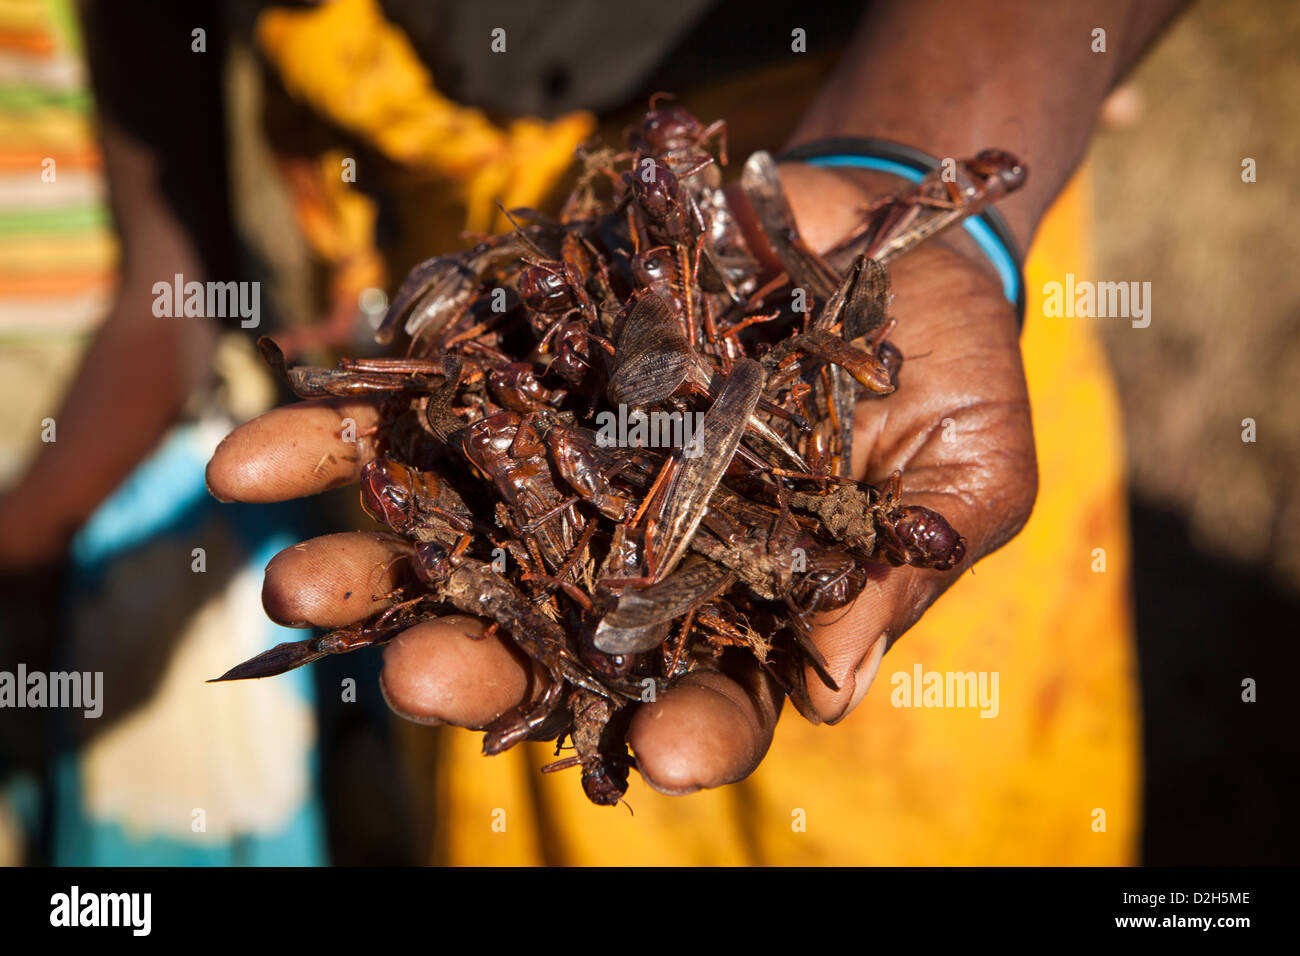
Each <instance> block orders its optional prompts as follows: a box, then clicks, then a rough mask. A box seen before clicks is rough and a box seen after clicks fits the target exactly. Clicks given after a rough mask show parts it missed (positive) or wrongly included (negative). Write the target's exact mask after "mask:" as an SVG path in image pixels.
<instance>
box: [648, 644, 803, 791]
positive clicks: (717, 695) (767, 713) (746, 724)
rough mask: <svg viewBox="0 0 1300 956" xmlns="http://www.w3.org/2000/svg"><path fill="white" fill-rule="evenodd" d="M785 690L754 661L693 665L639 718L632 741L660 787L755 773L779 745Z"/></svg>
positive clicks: (718, 782) (715, 783) (719, 782)
mask: <svg viewBox="0 0 1300 956" xmlns="http://www.w3.org/2000/svg"><path fill="white" fill-rule="evenodd" d="M782 700H783V695H782V693H781V692H780V690H779V689H778V688H777V686H776V684H775V683H774V682H773V681H772V680H771V679H770V678H768V677H767V675H766V674H764V673H763V672H762V671H761V670H760V669H759V667H758V665H757V664H756V663H755V662H754V661H753V660H752V659H750V660H744V661H740V662H738V663H737V664H736V666H734V667H732V668H731V669H730V672H729V673H727V674H724V673H721V672H719V671H713V670H697V671H693V672H691V673H689V674H687V675H686V676H684V677H682V678H681V679H680V680H678V681H677V682H676V683H675V684H673V686H672V687H670V688H669V689H668V690H667V691H666V692H665V693H664V694H663V695H662V696H661V697H660V698H659V699H658V700H656V701H654V702H653V703H649V704H644V705H642V706H641V708H640V709H639V710H638V711H637V712H636V714H635V715H634V716H633V718H632V723H631V726H630V727H629V728H628V743H629V744H630V745H631V747H632V751H633V752H634V753H635V754H636V759H637V768H638V769H639V770H640V772H641V776H642V777H644V778H645V781H646V783H648V784H649V785H650V786H651V787H653V788H654V789H655V790H658V791H659V792H660V793H667V794H686V793H692V792H694V791H696V790H702V789H707V788H709V787H721V786H723V785H724V784H728V783H735V782H736V781H737V780H742V779H744V778H745V777H747V776H749V774H751V773H753V771H754V768H755V767H757V766H758V764H759V761H761V760H762V759H763V755H764V754H766V753H767V749H768V747H769V746H771V743H772V734H773V732H774V731H775V729H776V720H777V717H778V716H780V713H781V701H782Z"/></svg>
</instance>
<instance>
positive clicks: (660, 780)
mask: <svg viewBox="0 0 1300 956" xmlns="http://www.w3.org/2000/svg"><path fill="white" fill-rule="evenodd" d="M782 175H783V178H784V179H785V182H786V186H787V191H788V192H789V194H790V199H791V202H792V204H793V206H794V209H795V213H796V217H797V219H798V221H799V223H800V225H801V228H802V229H803V230H804V233H805V235H806V236H807V238H808V239H809V241H810V242H811V243H812V244H813V245H814V246H815V247H825V246H828V245H830V244H831V243H832V242H833V241H834V240H835V239H837V238H838V237H839V236H841V235H843V234H844V233H845V232H847V231H848V230H849V228H850V227H851V226H852V225H853V224H854V222H855V221H856V216H857V207H858V206H860V205H861V204H863V203H865V202H866V201H868V200H869V199H870V198H872V197H873V194H872V193H871V192H870V191H869V190H867V189H865V188H864V187H863V186H861V185H860V184H855V183H853V182H851V181H849V180H846V179H844V178H843V177H840V176H837V175H835V174H833V173H828V172H826V171H823V170H816V169H813V168H811V167H804V166H789V167H785V168H784V169H783V171H782ZM891 271H892V279H893V287H894V291H895V293H896V298H895V300H894V307H893V310H892V311H893V314H894V315H896V316H897V317H898V319H899V326H898V329H897V331H896V333H895V334H894V335H893V336H892V337H891V341H893V342H894V344H895V345H897V346H898V347H899V348H900V349H901V350H902V351H903V354H904V356H905V357H907V360H908V361H907V364H905V366H904V369H903V372H902V376H903V378H902V387H901V388H900V389H899V391H898V393H897V394H895V395H891V396H889V397H888V398H887V399H885V400H884V401H878V402H865V403H863V404H862V405H860V406H859V411H858V416H857V421H856V425H855V430H856V439H855V445H854V459H855V460H854V472H855V474H856V475H857V476H858V477H867V478H870V479H880V478H883V477H886V476H888V475H889V474H890V473H891V472H893V471H895V470H898V471H901V472H902V473H903V493H904V497H905V499H906V500H907V502H908V503H914V504H922V505H926V506H928V507H932V508H934V509H935V510H938V511H940V512H941V513H942V514H944V515H945V517H947V518H948V519H949V521H950V522H951V524H952V525H953V526H954V527H955V528H957V529H958V531H959V532H961V533H962V534H963V535H965V537H966V539H967V556H966V558H965V560H964V562H963V564H962V565H961V566H960V567H959V568H957V569H954V570H952V571H949V572H935V571H928V570H923V569H916V568H910V567H902V568H884V567H881V568H879V569H878V571H877V573H874V574H873V575H872V576H871V577H870V578H869V581H868V584H867V586H866V589H865V590H864V591H863V593H862V595H861V596H860V597H859V598H858V600H857V602H856V603H855V604H854V605H853V607H852V609H851V610H850V611H849V612H848V613H847V614H845V613H844V612H843V611H837V612H833V613H832V614H831V615H828V617H830V618H832V619H835V620H834V623H832V624H827V625H825V626H821V627H818V628H816V629H815V630H814V633H813V640H814V642H815V643H816V644H817V646H818V647H819V648H820V649H821V651H822V653H823V654H824V655H825V657H826V659H827V661H828V662H829V665H830V668H829V669H830V673H831V675H832V676H834V677H835V678H836V679H837V682H838V683H839V685H840V687H839V690H836V691H833V690H831V689H830V688H828V687H826V686H825V685H824V684H823V683H822V681H821V680H820V678H818V677H817V676H816V675H815V674H814V673H812V672H811V671H810V673H809V679H808V686H809V693H810V697H811V700H812V705H813V708H814V710H815V715H814V716H815V717H817V718H819V719H821V720H824V721H827V722H834V721H838V720H840V719H842V718H843V717H844V716H845V715H847V713H848V712H849V711H851V710H852V709H853V707H855V706H856V705H857V704H858V702H860V701H861V699H862V697H863V696H864V695H865V694H866V691H867V688H868V687H869V686H870V683H871V680H872V679H873V678H874V676H875V673H876V671H877V670H878V668H879V665H880V659H881V657H882V655H883V653H884V650H885V648H886V646H887V644H888V643H889V642H890V641H892V640H893V639H896V638H897V637H898V636H899V635H901V634H902V633H903V632H904V631H905V630H906V629H907V628H909V627H910V626H911V625H912V624H914V623H915V622H916V620H917V619H918V618H919V617H920V616H921V614H922V613H924V611H925V609H926V608H927V607H929V605H930V604H931V603H933V601H934V600H935V599H936V598H937V597H938V596H939V595H940V594H941V593H942V592H943V591H944V590H945V589H946V588H947V587H948V586H949V585H951V583H952V582H953V581H954V580H956V578H957V577H958V575H959V574H960V572H961V570H962V569H964V568H965V567H966V566H968V565H969V564H970V563H973V562H974V561H975V560H978V559H979V558H980V557H982V556H983V555H985V554H987V553H988V552H989V551H992V550H993V549H995V548H996V547H998V546H1000V545H1001V544H1003V543H1005V542H1006V541H1007V540H1009V539H1010V538H1011V537H1012V536H1013V535H1014V534H1015V533H1016V531H1017V530H1019V528H1020V527H1021V526H1022V525H1023V523H1024V521H1025V519H1026V518H1027V517H1028V514H1029V511H1030V509H1031V507H1032V503H1033V498H1034V493H1035V488H1036V469H1035V462H1034V452H1033V436H1032V431H1031V428H1030V419H1029V406H1028V398H1027V395H1026V392H1025V383H1024V376H1023V372H1022V369H1021V365H1020V353H1019V342H1018V338H1017V332H1016V324H1015V319H1014V316H1013V314H1012V311H1011V308H1010V306H1008V305H1007V303H1006V301H1005V300H1004V299H1003V297H1002V295H1001V292H1000V291H999V289H998V287H997V284H996V282H995V281H994V280H993V278H992V277H991V276H990V275H989V274H988V273H987V272H986V271H985V267H984V266H983V265H982V264H980V263H977V262H976V261H975V260H972V259H968V258H966V257H964V256H963V255H962V254H960V253H959V252H955V251H952V250H951V249H948V248H945V247H941V246H938V245H931V246H930V247H926V248H922V249H920V250H918V251H916V252H914V253H912V254H910V255H908V256H907V257H905V258H904V259H903V260H900V261H899V262H898V263H897V265H896V266H894V267H893V268H892V270H891ZM344 418H351V419H353V420H354V421H355V423H356V431H357V434H358V436H363V435H365V434H366V432H367V431H368V430H369V428H370V427H371V426H372V425H375V424H377V423H378V409H377V404H376V403H374V402H368V401H352V400H346V401H345V400H331V401H314V402H300V403H297V404H296V405H292V406H289V407H287V408H283V409H277V410H275V411H272V412H269V413H268V414H266V415H264V416H262V417H261V418H259V419H256V420H255V421H252V422H249V423H248V424H246V425H244V426H242V427H240V428H239V429H237V430H236V431H235V432H233V433H232V434H231V435H230V436H229V437H228V438H227V439H226V440H225V441H224V442H223V443H222V445H221V446H220V447H219V448H218V449H217V452H216V454H215V455H214V456H213V459H212V461H211V463H210V464H209V466H208V486H209V488H210V489H211V490H212V492H213V494H214V495H216V496H217V497H219V498H222V499H224V500H238V501H248V502H269V501H280V500H284V499H288V498H294V497H301V496H304V495H309V494H315V493H317V492H320V491H323V490H326V489H327V488H332V487H335V486H338V485H341V484H346V483H349V482H352V481H355V480H357V478H358V477H359V475H360V472H361V469H362V467H363V466H364V465H365V463H366V462H367V461H369V460H370V459H371V458H373V457H374V454H375V447H374V444H373V440H372V439H370V438H359V439H358V441H357V442H344V441H342V439H341V437H340V435H341V431H340V422H341V421H342V419H344ZM946 420H951V422H952V424H951V425H948V426H945V425H944V422H945V421H946ZM945 435H950V436H952V437H953V438H954V440H953V441H947V440H945V437H944V436H945ZM408 551H409V546H408V545H407V544H405V542H404V541H403V540H402V539H401V538H399V537H398V536H395V535H391V534H386V533H374V532H358V533H349V534H336V535H327V536H325V537H321V538H315V539H313V540H311V541H308V542H305V543H303V544H300V545H297V546H295V547H294V548H289V549H287V550H285V551H284V552H282V553H281V554H279V555H278V556H276V558H275V559H273V560H272V562H271V564H270V565H269V566H268V567H267V571H266V581H265V584H264V588H263V603H264V605H265V607H266V610H267V613H268V614H269V615H270V616H271V617H272V618H273V619H274V620H276V621H278V622H280V623H282V624H286V625H289V626H298V627H306V626H318V627H326V628H332V627H342V626H346V625H348V624H352V623H355V622H357V621H360V620H363V619H365V618H367V617H369V616H370V615H371V614H374V613H375V612H376V611H379V610H381V609H383V608H384V607H385V606H387V603H386V602H385V601H384V600H382V596H383V595H385V594H388V593H389V592H390V591H392V590H393V588H394V587H395V586H396V585H397V584H398V583H400V580H401V576H402V575H403V573H404V571H403V565H404V562H400V561H397V562H395V561H394V559H395V558H396V557H398V556H399V555H402V554H405V553H408ZM376 598H380V599H381V600H379V601H376V600H375V599H376ZM483 631H484V624H483V622H481V621H479V620H476V619H473V618H467V617H461V616H457V617H449V618H443V619H441V620H439V621H436V622H427V623H423V624H420V625H417V626H415V627H413V628H410V629H409V630H407V631H405V632H404V633H402V634H401V635H399V636H398V637H396V638H395V639H394V640H393V641H392V642H391V643H390V644H389V645H388V646H387V648H386V650H385V659H384V670H383V674H382V677H381V684H382V688H383V692H384V694H385V697H386V699H387V700H388V702H389V704H390V706H391V707H392V708H393V710H394V711H395V712H396V713H398V714H399V715H401V716H403V717H406V718H408V719H411V720H416V721H419V722H423V723H447V724H453V725H457V726H463V727H475V728H481V727H483V726H484V725H486V724H487V723H489V722H491V720H492V719H493V718H495V717H497V716H498V715H499V714H501V713H503V712H504V711H506V710H508V709H510V708H512V707H515V706H517V705H518V704H519V703H521V702H523V701H524V700H531V699H532V698H533V697H535V696H536V695H537V694H538V693H539V692H540V691H541V689H542V687H543V685H544V682H545V674H544V672H543V671H542V670H541V669H540V668H539V667H538V666H537V665H535V664H533V663H532V662H531V661H530V660H529V659H528V658H527V657H526V656H525V655H523V654H522V653H521V652H520V651H519V650H518V649H517V648H516V647H515V646H514V644H513V642H511V641H510V640H508V639H503V638H501V637H498V636H495V635H494V636H491V637H488V638H482V634H483ZM471 638H479V639H471ZM781 702H782V695H781V692H780V690H779V689H778V688H777V687H776V685H775V684H774V683H773V682H772V681H771V680H770V679H769V678H767V677H766V675H764V674H763V672H762V671H761V670H760V669H759V668H758V666H757V665H756V664H755V663H753V662H752V660H749V659H747V658H746V657H745V656H744V655H738V656H737V658H736V660H734V661H729V662H728V664H727V668H726V670H725V672H713V671H697V672H693V673H691V674H688V675H686V676H685V677H683V678H682V679H680V680H679V681H678V682H677V683H676V684H674V685H673V686H672V687H671V688H670V689H669V690H668V691H667V692H666V693H664V694H662V695H660V697H659V699H658V700H657V701H654V702H651V703H646V704H641V705H638V711H637V713H636V714H635V715H634V716H633V719H632V722H631V725H630V727H629V730H628V741H629V744H630V745H631V747H632V749H633V751H634V752H635V754H636V756H637V765H638V769H639V770H640V772H641V774H642V776H643V777H644V778H645V779H646V780H647V782H648V783H649V784H650V785H651V786H653V787H654V788H655V789H657V790H660V791H663V792H667V793H689V792H692V791H694V790H698V789H702V788H707V787H715V786H721V785H723V784H726V783H731V782H734V781H736V780H739V779H742V778H743V777H745V776H747V775H748V774H749V773H751V772H752V771H753V770H754V769H755V768H756V767H757V766H758V764H759V762H760V761H761V759H762V757H763V755H764V754H765V753H766V751H767V748H768V746H769V745H770V743H771V739H772V734H773V731H774V729H775V725H776V720H777V717H778V716H779V713H780V708H781Z"/></svg>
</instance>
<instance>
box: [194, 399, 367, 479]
mask: <svg viewBox="0 0 1300 956" xmlns="http://www.w3.org/2000/svg"><path fill="white" fill-rule="evenodd" d="M349 422H350V423H351V425H350V427H349V424H348V423H349ZM378 424H379V406H378V403H377V402H376V401H374V400H357V399H338V398H331V399H323V400H320V401H310V402H298V403H297V404H295V405H289V406H286V407H285V408H276V409H272V410H271V411H269V412H267V413H266V414H265V415H260V416H258V417H257V418H254V419H253V420H252V421H251V422H247V423H245V424H243V425H240V426H239V427H238V428H236V429H235V430H234V431H233V432H231V433H230V434H229V435H227V436H226V437H225V439H223V440H222V442H221V444H220V445H218V446H217V450H216V452H215V453H214V454H213V455H212V460H211V461H210V462H208V472H207V482H208V491H209V492H210V493H211V494H212V496H213V497H214V498H216V499H217V500H219V501H244V502H249V503H255V504H265V503H267V502H272V501H287V500H289V499H290V498H302V497H305V496H307V495H315V494H319V493H320V492H322V491H327V490H329V489H330V488H335V487H338V486H339V485H346V484H348V483H349V482H352V481H356V480H357V478H358V477H359V476H360V474H361V469H362V467H363V466H364V465H365V464H366V462H368V461H370V460H371V459H372V458H374V457H375V440H374V437H373V436H371V435H369V434H367V432H369V431H370V430H371V429H372V428H373V427H374V426H376V425H378ZM345 434H347V435H349V436H350V435H355V440H351V441H349V440H345V438H344V435H345Z"/></svg>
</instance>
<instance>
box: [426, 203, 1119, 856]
mask: <svg viewBox="0 0 1300 956" xmlns="http://www.w3.org/2000/svg"><path fill="white" fill-rule="evenodd" d="M1086 198H1087V192H1086V183H1085V182H1083V181H1081V180H1076V181H1075V182H1074V183H1073V184H1072V185H1071V186H1070V187H1069V188H1068V189H1067V190H1066V192H1065V193H1064V194H1063V195H1062V196H1061V198H1060V199H1059V200H1058V202H1057V204H1056V206H1055V207H1054V208H1053V210H1052V211H1051V213H1050V214H1049V216H1048V217H1047V219H1046V221H1045V222H1044V224H1043V227H1042V231H1041V233H1040V236H1039V239H1038V241H1037V242H1036V244H1035V246H1034V249H1033V250H1032V254H1031V256H1030V258H1029V262H1028V264H1027V283H1028V287H1029V308H1028V320H1027V322H1026V328H1025V332H1024V337H1023V342H1022V346H1023V350H1024V355H1025V364H1026V367H1027V371H1028V379H1029V389H1030V395H1031V399H1032V402H1033V410H1034V421H1035V431H1036V435H1037V440H1038V453H1039V465H1040V473H1041V490H1040V493H1039V497H1038V503H1037V506H1036V509H1035V512H1034V514H1033V516H1032V518H1031V519H1030V521H1029V524H1028V525H1027V526H1026V528H1025V530H1024V531H1023V533H1022V534H1021V535H1020V536H1019V537H1018V538H1016V539H1015V540H1014V541H1013V542H1012V543H1011V544H1009V545H1008V546H1007V547H1005V548H1004V549H1002V550H1001V551H1000V552H998V553H997V554H994V555H993V556H991V557H990V558H988V559H987V560H985V561H983V562H981V563H980V564H979V565H978V566H977V567H976V569H975V573H974V574H973V575H971V574H968V575H967V576H966V578H965V579H964V580H963V581H960V582H958V583H957V584H956V585H955V586H954V587H953V588H952V589H951V590H950V591H949V592H948V593H947V594H946V595H945V596H944V597H943V598H941V599H940V601H939V602H938V603H937V604H936V605H935V606H934V607H933V608H932V609H931V610H930V612H929V613H928V614H927V615H926V616H925V618H924V619H923V620H922V622H921V623H920V624H919V625H918V626H917V627H915V628H914V629H913V630H912V631H911V632H909V633H908V634H907V635H906V637H905V638H904V639H903V640H902V641H901V642H900V643H899V644H898V645H897V646H896V647H895V648H894V649H893V650H891V651H890V653H889V655H888V656H887V657H886V658H885V661H884V664H883V665H882V667H881V670H880V674H879V676H878V678H877V680H876V683H875V685H874V686H873V687H872V689H871V691H870V693H869V694H868V695H867V697H866V699H865V700H864V702H863V703H862V705H861V706H860V707H859V708H858V710H857V711H856V712H855V713H854V714H853V715H852V716H851V717H850V718H849V719H848V720H847V721H845V722H844V723H843V724H841V725H840V726H838V727H813V726H810V725H809V724H807V723H805V722H804V721H803V720H802V719H801V718H800V717H799V716H798V715H797V714H796V713H795V712H794V710H793V709H792V708H789V707H787V708H786V710H785V713H784V715H783V716H782V719H781V722H780V725H779V727H778V729H777V734H776V740H775V742H774V744H773V746H772V750H771V753H770V754H769V755H768V758H767V759H766V761H764V763H763V765H762V766H761V767H760V769H759V770H758V772H757V773H755V774H754V775H753V777H751V778H750V779H749V780H747V781H745V782H744V783H741V784H738V785H735V786H732V787H727V788H723V789H721V790H716V791H710V792H705V793H698V794H694V795H692V796H688V797H679V798H674V797H665V796H660V795H659V794H656V793H654V792H653V791H651V790H650V789H649V788H647V787H646V786H645V785H644V784H643V783H642V782H640V780H638V779H637V778H636V777H635V774H634V775H633V781H634V782H633V784H632V787H631V789H630V790H629V792H628V797H627V800H628V803H629V804H630V805H631V806H632V808H633V809H634V810H635V815H632V814H629V813H628V811H627V809H626V808H624V807H615V808H604V807H596V806H592V805H590V804H589V803H587V801H586V799H585V798H584V797H583V794H582V790H581V788H580V786H579V784H578V780H577V777H576V772H574V771H571V772H561V773H556V774H550V775H546V776H543V775H541V774H540V773H538V769H539V768H540V767H541V766H542V765H543V764H545V763H548V762H550V760H551V759H553V758H552V756H551V754H552V748H551V745H548V744H528V745H525V746H521V747H518V748H516V749H515V750H513V751H510V752H508V753H506V754H503V755H501V756H497V757H483V756H481V755H480V753H479V746H480V735H479V734H474V733H467V732H465V731H458V730H454V729H447V728H438V729H426V728H414V729H412V730H411V731H410V733H411V734H412V735H413V737H416V738H418V737H421V736H423V735H436V748H435V749H434V750H433V752H432V754H433V755H432V763H431V769H432V770H433V772H434V775H435V776H434V781H435V783H434V787H435V790H434V792H432V793H430V794H429V797H430V799H431V801H432V805H433V807H434V808H435V810H434V812H435V813H436V823H435V829H436V832H435V833H434V835H433V836H432V838H431V848H430V857H431V859H432V860H433V861H434V862H437V863H447V864H489V865H492V864H506V865H508V864H542V863H552V864H891V865H963V864H967V865H975V864H1006V865H1009V864H1029V865H1037V864H1064V865H1118V864H1129V863H1132V862H1134V859H1135V853H1136V844H1137V836H1138V833H1139V820H1138V818H1137V813H1138V808H1139V805H1140V804H1139V799H1138V797H1139V792H1138V791H1139V781H1138V772H1137V766H1138V764H1137V761H1138V722H1137V701H1136V672H1135V662H1134V656H1133V650H1132V640H1131V622H1130V614H1129V606H1128V598H1127V585H1126V580H1127V574H1128V568H1127V563H1128V547H1127V533H1128V532H1127V527H1126V522H1125V511H1124V485H1123V477H1122V476H1123V468H1122V447H1121V439H1120V431H1119V427H1118V421H1117V416H1118V408H1117V402H1116V395H1115V389H1114V387H1113V384H1112V382H1111V380H1110V378H1109V374H1108V370H1107V367H1106V365H1105V362H1104V359H1103V356H1102V354H1101V352H1100V350H1099V348H1098V345H1097V342H1096V340H1095V337H1094V334H1093V331H1092V329H1090V328H1089V326H1088V325H1087V323H1086V322H1085V321H1080V320H1076V319H1048V318H1044V317H1043V313H1042V308H1041V296H1040V295H1039V290H1041V289H1042V287H1043V283H1044V282H1046V281H1050V280H1051V279H1053V278H1059V276H1060V275H1061V274H1062V273H1064V272H1067V271H1071V272H1075V273H1079V274H1088V269H1087V263H1086V262H1085V254H1086V253H1085V245H1084V241H1085V238H1086V236H1087V235H1088V232H1089V224H1088V222H1087V216H1086V212H1085V203H1086ZM1098 548H1100V549H1104V561H1105V564H1104V571H1101V570H1094V568H1101V567H1102V565H1101V563H1100V559H1101V557H1102V556H1101V555H1099V554H1097V553H1096V552H1095V549H1098ZM917 664H920V665H921V667H922V669H923V670H924V671H931V670H935V671H940V672H944V671H960V672H967V671H989V672H992V671H996V672H998V674H999V711H998V714H997V716H996V717H995V718H992V719H985V718H981V717H980V715H979V712H978V710H976V709H962V708H953V709H942V708H937V709H918V708H901V707H894V706H892V705H891V695H892V693H893V692H894V691H895V687H894V686H893V685H892V683H891V677H892V675H894V674H895V673H898V672H905V673H908V674H910V673H911V672H912V670H913V667H914V665H917ZM426 740H427V738H426ZM801 811H802V812H801ZM1099 811H1100V812H1099ZM801 822H802V824H803V826H802V827H800V826H799V824H800V823H801Z"/></svg>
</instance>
